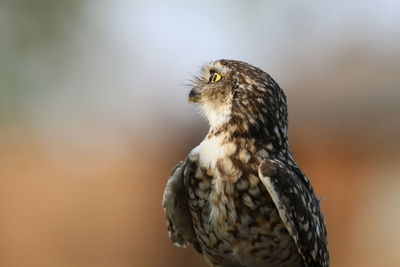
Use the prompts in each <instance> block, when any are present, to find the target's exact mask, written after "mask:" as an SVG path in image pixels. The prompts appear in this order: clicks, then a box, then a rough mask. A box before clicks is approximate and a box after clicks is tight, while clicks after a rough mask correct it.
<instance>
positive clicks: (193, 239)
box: [162, 59, 329, 267]
mask: <svg viewBox="0 0 400 267" xmlns="http://www.w3.org/2000/svg"><path fill="white" fill-rule="evenodd" d="M188 100H189V102H193V103H196V104H198V106H199V109H200V111H201V113H202V114H203V115H204V116H205V117H206V119H207V120H208V122H209V131H208V133H207V135H206V136H205V138H204V140H203V141H202V142H201V143H200V144H199V145H198V146H197V147H195V148H194V149H193V150H191V151H190V153H189V154H188V155H187V157H186V158H185V159H184V160H182V161H180V162H178V163H177V164H176V165H175V166H174V167H173V168H172V171H171V174H170V176H169V178H168V181H167V184H166V187H165V190H164V194H163V200H162V206H163V209H164V215H165V219H166V224H167V231H168V235H169V238H170V239H171V240H172V241H173V243H174V244H175V245H177V246H180V247H187V246H188V245H191V246H192V247H193V248H194V249H196V250H197V251H198V252H199V253H201V254H202V255H203V256H204V258H205V260H206V261H207V263H208V264H209V265H210V266H214V267H217V266H218V267H219V266H220V267H259V266H260V267H261V266H262V267H278V266H279V267H289V266H290V267H328V266H329V252H328V242H327V230H326V225H325V222H324V217H323V213H322V211H321V207H320V199H319V198H317V196H316V193H315V192H314V189H313V188H312V186H311V183H310V181H309V180H308V178H307V177H306V175H305V174H304V173H303V172H302V170H301V169H300V168H299V167H298V165H297V163H296V161H295V159H294V157H293V155H292V152H291V150H290V147H289V144H288V119H287V117H288V112H287V103H286V95H285V93H284V92H283V90H282V89H281V87H280V86H279V85H278V84H277V82H275V80H274V79H273V78H272V77H271V76H270V75H269V74H267V73H266V72H264V71H263V70H262V69H260V68H258V67H255V66H253V65H250V64H248V63H245V62H242V61H236V60H228V59H220V60H215V61H211V62H209V63H206V64H205V65H204V66H203V67H202V69H201V73H200V75H198V76H195V78H194V79H193V81H192V83H191V90H190V93H189V96H188Z"/></svg>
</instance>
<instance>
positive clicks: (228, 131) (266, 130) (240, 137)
mask: <svg viewBox="0 0 400 267" xmlns="http://www.w3.org/2000/svg"><path fill="white" fill-rule="evenodd" d="M267 126H268V125H263V127H252V126H248V125H244V124H243V123H240V124H237V123H235V122H234V121H229V122H227V123H224V124H222V125H220V126H219V127H215V128H210V130H209V132H208V134H207V136H206V139H214V138H217V139H220V140H223V141H222V143H223V144H228V143H233V144H236V145H238V146H239V147H241V148H245V149H249V150H251V151H255V152H260V153H261V154H262V155H263V158H278V159H280V160H281V161H283V162H294V159H293V157H292V154H291V151H290V149H289V144H288V139H287V132H286V128H284V129H281V128H280V127H279V126H272V127H267Z"/></svg>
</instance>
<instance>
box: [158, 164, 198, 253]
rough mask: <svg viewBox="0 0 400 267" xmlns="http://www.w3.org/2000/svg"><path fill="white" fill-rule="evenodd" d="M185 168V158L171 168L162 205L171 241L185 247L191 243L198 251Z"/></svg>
mask: <svg viewBox="0 0 400 267" xmlns="http://www.w3.org/2000/svg"><path fill="white" fill-rule="evenodd" d="M185 168H186V169H187V164H186V160H185V161H181V162H179V163H178V164H176V165H175V167H174V168H173V169H172V172H171V175H170V177H169V179H168V182H167V185H166V187H165V190H164V196H163V200H162V206H163V208H164V214H165V218H166V221H167V230H168V235H169V237H170V239H171V241H172V242H174V244H175V245H177V246H179V247H186V246H187V244H188V243H191V244H192V245H193V246H194V248H195V249H196V250H198V251H199V250H201V248H200V246H199V244H198V241H197V238H196V235H195V232H194V228H193V223H192V217H191V215H190V211H189V206H188V202H187V193H186V190H185V185H184V175H186V172H187V171H185ZM184 173H185V174H184Z"/></svg>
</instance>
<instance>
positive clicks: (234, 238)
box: [185, 161, 301, 266]
mask: <svg viewBox="0 0 400 267" xmlns="http://www.w3.org/2000/svg"><path fill="white" fill-rule="evenodd" d="M223 163H224V162H223V161H222V162H217V164H216V166H215V167H214V168H205V167H200V166H197V165H196V164H195V165H194V166H193V167H192V172H191V175H187V176H186V178H185V184H186V188H187V193H188V201H189V207H190V210H191V215H192V219H193V225H194V229H195V232H196V235H197V238H198V240H199V243H200V245H201V247H202V249H203V253H204V255H205V256H206V257H207V258H208V259H209V261H210V262H211V263H213V264H215V265H221V266H285V265H282V263H284V262H292V263H291V264H292V265H288V266H301V265H298V264H293V261H295V262H299V255H298V252H297V249H296V246H295V245H294V243H293V240H292V239H291V237H290V236H289V234H288V232H287V230H286V227H285V226H284V225H283V223H282V221H281V219H280V217H279V214H278V211H277V209H276V207H275V205H274V203H273V202H272V200H271V197H270V196H269V194H268V192H267V190H266V189H265V187H264V185H263V184H262V183H261V181H260V179H259V178H258V170H257V169H258V164H257V163H256V162H254V163H253V164H247V166H246V167H245V166H238V165H240V163H239V162H236V163H235V164H236V165H235V167H234V168H232V166H230V170H229V173H227V172H226V171H225V169H224V167H223V166H219V165H220V164H223ZM232 169H233V170H232ZM235 169H236V170H240V173H236V175H238V177H237V179H232V172H234V171H235Z"/></svg>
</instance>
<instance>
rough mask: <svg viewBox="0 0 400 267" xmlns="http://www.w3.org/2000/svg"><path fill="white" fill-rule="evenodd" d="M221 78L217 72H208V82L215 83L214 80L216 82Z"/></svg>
mask: <svg viewBox="0 0 400 267" xmlns="http://www.w3.org/2000/svg"><path fill="white" fill-rule="evenodd" d="M221 79H222V76H221V75H220V74H219V73H216V72H211V74H210V80H209V81H208V82H210V83H216V82H218V81H219V80H221Z"/></svg>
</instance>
